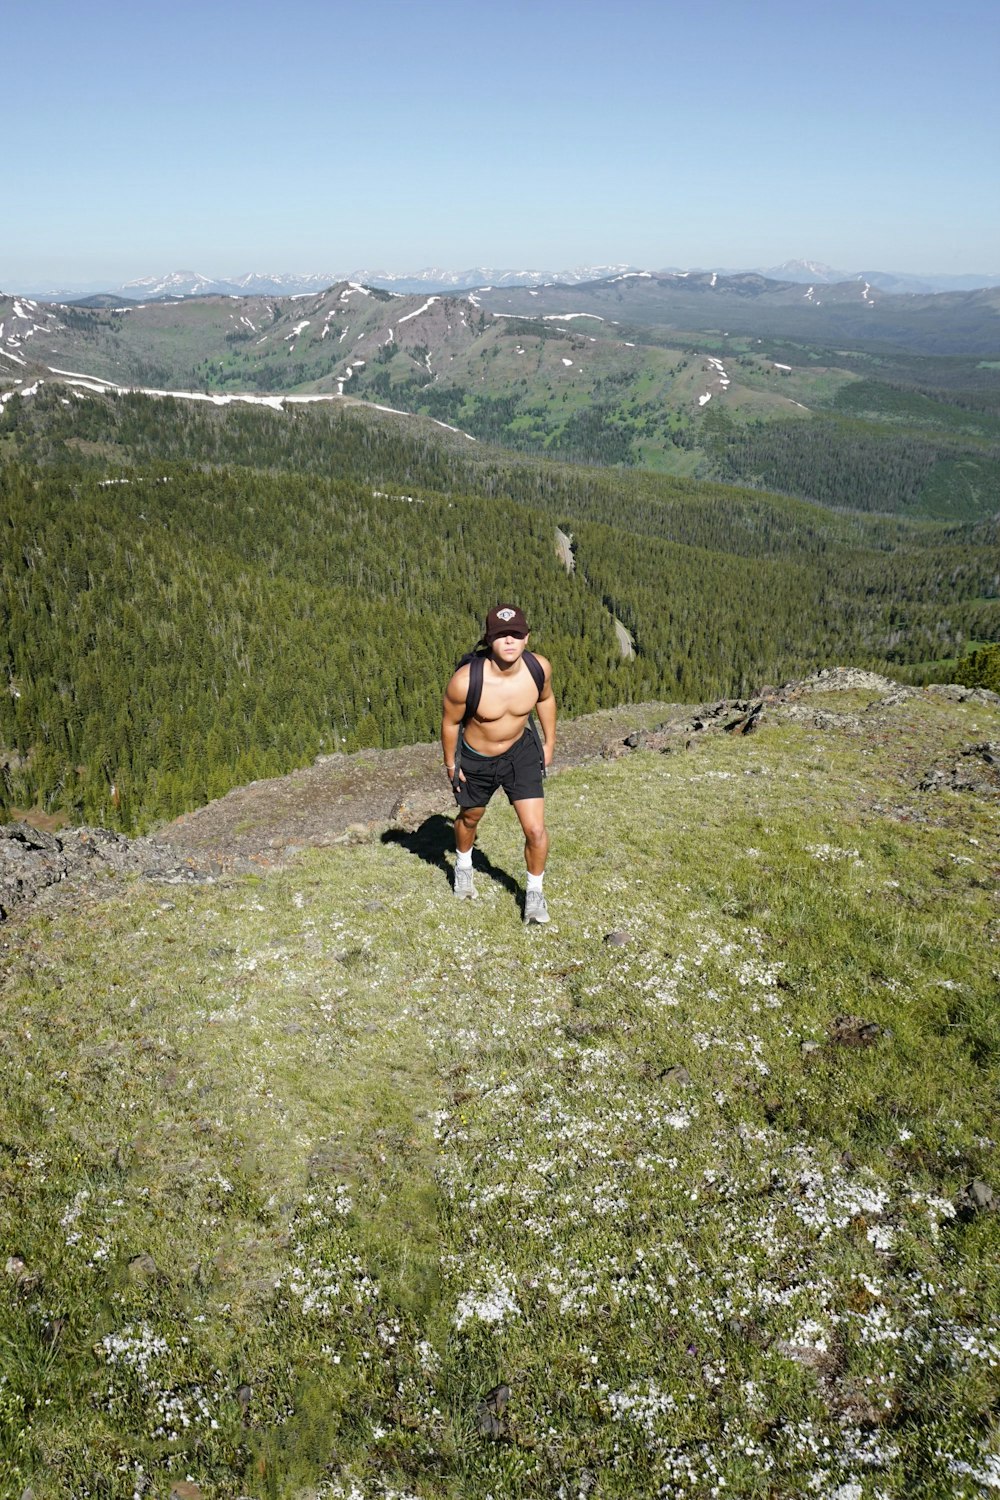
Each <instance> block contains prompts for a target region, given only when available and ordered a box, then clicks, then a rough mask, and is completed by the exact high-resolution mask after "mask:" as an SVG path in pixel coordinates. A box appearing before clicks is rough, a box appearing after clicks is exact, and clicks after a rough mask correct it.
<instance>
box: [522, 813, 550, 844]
mask: <svg viewBox="0 0 1000 1500" xmlns="http://www.w3.org/2000/svg"><path fill="white" fill-rule="evenodd" d="M521 827H522V828H523V829H524V837H525V839H526V840H527V842H528V843H529V844H531V845H538V844H544V842H545V840H546V839H547V838H548V833H547V831H546V828H545V815H544V813H538V814H537V815H534V814H533V815H531V816H530V817H526V818H522V819H521Z"/></svg>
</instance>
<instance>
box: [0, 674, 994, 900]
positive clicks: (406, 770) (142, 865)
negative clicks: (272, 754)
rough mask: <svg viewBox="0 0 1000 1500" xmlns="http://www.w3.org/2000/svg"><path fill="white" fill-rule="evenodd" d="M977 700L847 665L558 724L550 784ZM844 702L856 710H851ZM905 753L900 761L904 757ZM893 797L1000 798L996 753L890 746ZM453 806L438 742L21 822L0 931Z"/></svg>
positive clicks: (866, 726) (864, 729)
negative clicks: (113, 892) (5, 924)
mask: <svg viewBox="0 0 1000 1500" xmlns="http://www.w3.org/2000/svg"><path fill="white" fill-rule="evenodd" d="M840 691H846V692H852V693H853V694H855V695H857V694H860V695H862V696H863V697H866V698H867V699H868V700H869V701H868V703H867V706H866V707H865V708H863V709H862V711H861V712H857V711H845V712H843V713H840V712H837V711H835V710H832V709H831V708H830V707H829V706H828V704H826V702H825V701H824V702H823V703H822V704H820V703H818V702H815V701H813V700H814V699H815V698H816V696H817V695H820V696H821V697H823V698H824V699H825V695H827V694H831V693H836V692H840ZM927 692H930V693H933V694H935V695H937V696H939V697H942V698H945V699H948V698H951V699H954V700H955V701H966V700H969V699H972V700H975V701H981V702H983V703H987V702H989V703H1000V696H998V695H997V694H996V693H988V692H985V691H983V690H981V689H975V690H973V689H969V688H963V687H957V686H934V687H931V688H922V689H920V688H910V687H904V686H901V685H900V684H899V683H895V682H892V681H890V680H889V679H887V678H884V677H880V676H878V675H876V674H875V673H871V672H863V671H859V670H856V669H853V668H835V669H832V670H827V671H823V672H820V673H817V674H816V675H815V676H813V677H810V678H808V679H806V680H805V681H803V682H794V683H787V684H786V685H785V686H783V687H781V688H771V687H766V688H763V689H761V691H760V692H759V693H757V694H756V695H754V697H752V698H749V699H721V700H718V701H716V702H714V703H711V704H702V705H699V706H694V707H692V706H691V705H684V704H664V703H645V704H633V705H629V706H623V707H619V708H616V709H610V710H605V711H603V712H600V713H595V714H587V715H585V716H583V717H582V718H579V719H576V720H572V721H568V720H564V721H563V722H562V723H561V724H560V726H559V739H558V746H557V755H556V760H555V763H554V765H553V767H552V772H551V774H554V775H558V774H559V772H560V771H561V770H565V769H568V768H570V767H574V766H579V765H583V764H585V763H586V762H587V761H590V760H594V759H598V758H605V759H608V758H616V757H618V756H621V755H627V754H628V753H629V752H630V751H632V750H634V749H637V748H642V749H648V750H656V751H660V752H663V753H671V752H674V751H683V750H693V749H696V748H697V744H698V741H699V740H700V739H701V738H702V737H703V736H704V735H706V734H712V733H719V732H728V733H730V734H733V735H734V736H737V735H743V734H750V733H753V732H754V730H755V729H756V728H757V727H758V725H759V724H761V723H762V722H764V721H765V720H766V719H769V718H770V719H789V720H794V719H799V720H802V719H804V720H806V721H808V722H809V723H811V724H812V725H813V726H815V727H817V728H826V729H831V730H842V731H844V732H847V733H870V734H873V735H874V734H878V733H879V724H880V717H884V716H885V715H887V714H888V712H889V711H891V710H892V709H893V708H895V707H897V706H898V705H899V704H901V703H905V701H906V700H907V699H908V698H912V697H913V696H915V695H916V694H919V693H927ZM852 701H854V700H852ZM904 752H905V753H904ZM900 779H901V789H903V788H906V787H911V788H916V789H919V790H920V791H922V792H925V793H926V792H932V791H935V790H940V789H942V788H951V789H953V790H960V791H962V790H967V791H973V792H978V793H980V794H986V795H991V796H992V795H998V796H1000V744H997V743H990V742H984V743H983V744H981V745H980V744H976V745H969V746H966V747H965V748H964V749H963V750H962V753H961V755H960V756H959V757H958V759H957V760H955V761H954V762H953V763H949V764H947V765H945V764H931V763H928V760H927V758H926V755H922V751H921V749H920V747H919V746H918V745H915V744H912V743H907V744H906V745H902V744H901V757H900ZM452 806H453V800H452V796H451V790H450V787H449V786H448V782H447V780H446V777H445V774H444V771H443V769H442V766H441V753H440V749H439V747H438V746H437V745H436V744H430V745H408V746H404V747H402V748H400V749H397V750H363V751H359V752H358V753H356V754H354V755H332V756H323V757H321V758H320V759H319V760H317V762H316V763H315V764H314V765H312V766H309V767H306V768H305V769H303V770H299V771H293V772H292V773H291V774H290V775H288V776H281V777H276V778H274V779H272V780H268V781H253V782H250V783H249V785H247V786H243V787H237V788H235V789H234V790H233V791H231V792H229V793H228V794H227V795H226V796H224V797H221V798H219V799H218V800H216V801H215V802H211V803H209V804H208V805H207V806H205V807H202V808H199V809H198V810H197V811H195V812H192V813H187V814H185V815H184V816H183V817H180V818H178V819H177V820H176V821H175V822H173V823H170V824H167V825H166V826H165V827H163V828H161V829H159V830H157V832H156V833H155V834H154V835H152V836H151V837H147V838H125V837H123V836H122V835H119V834H115V833H110V832H108V831H107V830H105V829H93V828H75V829H61V830H60V831H59V832H58V833H50V832H45V831H43V830H41V829H38V828H35V827H33V826H31V825H29V824H27V823H12V824H8V825H6V826H4V827H0V921H3V920H5V919H6V918H8V917H10V916H11V915H12V914H13V913H14V912H15V911H17V910H19V909H23V908H24V907H25V906H26V905H28V904H31V903H34V902H45V903H50V902H53V901H57V900H60V899H64V898H65V897H67V896H69V897H75V893H77V892H79V891H80V889H81V887H84V888H85V887H86V886H88V885H93V884H95V883H100V882H104V881H106V880H108V879H109V878H114V877H115V876H119V875H123V874H133V875H139V876H142V877H144V878H146V879H149V880H154V881H157V882H162V883H166V884H185V883H188V882H193V881H206V880H214V879H218V878H220V877H222V876H225V875H226V874H230V873H233V874H237V873H242V872H245V871H249V870H261V869H265V868H273V867H275V866H278V865H280V864H282V863H283V862H284V861H285V860H286V859H288V858H291V857H294V856H295V855H296V854H298V853H300V852H301V851H302V850H303V849H306V848H309V847H324V846H327V845H330V844H337V843H349V842H351V841H359V840H366V839H368V838H370V837H371V836H372V834H373V833H375V832H376V831H380V830H384V829H386V828H388V827H393V826H395V827H400V828H403V829H407V830H411V831H412V830H413V829H415V828H417V827H418V826H419V825H420V824H421V823H423V822H424V821H425V820H426V819H427V818H430V817H433V816H435V815H438V816H440V815H441V814H443V813H446V812H447V811H448V810H449V809H450V808H451V807H452Z"/></svg>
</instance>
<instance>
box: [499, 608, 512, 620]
mask: <svg viewBox="0 0 1000 1500" xmlns="http://www.w3.org/2000/svg"><path fill="white" fill-rule="evenodd" d="M513 618H514V610H512V609H498V610H497V619H498V620H513Z"/></svg>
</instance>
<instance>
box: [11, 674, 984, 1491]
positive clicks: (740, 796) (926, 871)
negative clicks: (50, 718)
mask: <svg viewBox="0 0 1000 1500" xmlns="http://www.w3.org/2000/svg"><path fill="white" fill-rule="evenodd" d="M997 742H1000V707H998V705H997V703H996V702H989V701H986V700H985V699H981V700H980V701H975V699H969V700H967V701H964V702H958V701H953V700H952V699H951V698H949V697H948V696H947V695H945V694H941V693H934V692H915V693H914V692H906V691H886V690H885V686H884V685H883V688H882V689H879V690H877V691H874V690H873V691H867V692H862V691H854V692H848V693H843V692H842V693H833V692H830V693H827V694H825V695H824V693H823V692H822V691H817V692H815V693H814V694H813V695H812V696H811V697H809V698H808V699H807V700H803V702H802V703H801V705H799V707H798V708H797V709H796V710H795V712H794V713H793V712H792V711H791V710H789V711H788V712H787V713H785V714H784V715H782V714H778V713H775V714H769V715H768V716H767V717H765V720H764V722H763V723H762V726H761V728H760V729H759V730H758V732H757V733H756V734H754V735H752V736H750V737H746V738H739V737H736V738H734V737H731V736H727V735H723V734H718V735H716V736H714V737H709V738H706V739H704V740H703V741H699V743H698V748H697V750H696V751H691V752H687V753H685V752H683V751H679V752H678V753H675V754H670V755H666V754H662V753H656V752H654V751H652V750H642V749H640V750H637V751H635V752H634V753H632V754H631V755H628V756H626V757H623V758H621V759H617V760H610V761H596V762H594V763H592V764H590V765H587V766H583V767H580V768H578V769H575V770H572V771H564V772H562V773H560V774H558V775H556V776H554V777H553V778H552V779H551V781H550V783H549V790H548V795H549V817H550V822H551V826H552V829H553V833H554V843H553V855H552V859H551V861H550V866H549V872H548V875H547V878H546V887H547V894H548V897H549V904H550V908H551V911H552V914H553V921H552V924H551V926H550V927H549V928H547V929H534V930H526V929H524V928H522V926H521V921H520V902H519V898H520V886H521V880H522V873H523V872H522V854H521V849H520V846H519V840H518V838H517V837H516V833H515V822H514V819H513V818H512V817H511V816H510V814H509V812H507V810H506V809H502V810H492V811H491V813H490V814H488V815H487V818H486V819H485V820H484V823H483V825H482V832H481V836H480V849H479V854H478V856H477V858H478V864H477V876H476V879H477V884H478V889H479V899H478V900H477V901H476V902H474V903H469V902H462V903H458V902H456V901H455V900H454V898H453V896H452V894H451V890H450V882H449V868H448V866H449V858H448V853H447V851H448V848H449V841H450V839H449V836H450V829H449V822H448V820H447V819H446V818H443V817H440V816H435V817H432V818H429V819H428V820H427V821H426V822H425V823H424V824H423V825H422V826H421V827H420V828H419V829H417V830H416V831H414V832H407V831H406V830H405V829H403V828H398V827H392V826H389V827H385V828H383V829H375V830H374V831H373V832H372V834H371V836H370V837H369V838H368V839H367V840H365V841H363V842H360V843H356V844H354V845H352V846H345V847H339V848H334V849H328V850H324V851H313V852H311V853H307V854H304V855H302V856H300V857H298V858H295V859H292V860H290V861H289V862H288V863H286V864H285V865H284V867H282V868H281V869H279V870H276V871H275V872H273V873H271V874H269V875H266V876H260V877H241V878H236V877H232V878H227V879H222V880H219V881H217V882H216V883H214V884H204V885H200V886H196V887H190V888H187V887H186V888H178V887H176V886H164V885H156V884H153V883H148V882H144V881H142V880H122V881H113V882H111V881H109V882H108V883H107V886H106V888H105V889H101V888H99V887H98V888H95V889H91V890H89V891H87V892H82V891H78V892H75V893H74V892H65V891H64V892H63V893H62V895H61V897H57V898H56V899H55V900H53V901H50V902H49V903H48V904H43V905H39V906H37V907H36V908H35V909H33V910H32V911H30V912H27V913H26V914H24V915H23V916H21V917H19V918H18V919H17V920H16V921H15V922H11V923H9V924H6V925H5V926H4V928H3V929H2V939H0V940H2V943H3V965H2V970H0V1004H2V1011H0V1027H2V1030H3V1033H4V1048H5V1054H6V1067H5V1069H4V1073H3V1093H2V1096H0V1141H2V1146H0V1175H2V1194H0V1214H2V1216H3V1243H4V1245H5V1247H6V1273H5V1276H4V1277H3V1279H2V1282H0V1285H2V1289H3V1296H2V1298H0V1348H2V1351H3V1353H2V1373H0V1475H2V1485H3V1493H5V1494H11V1495H16V1496H20V1495H22V1494H26V1493H30V1494H31V1495H32V1496H33V1497H35V1500H57V1497H69V1496H72V1497H73V1500H83V1497H101V1500H145V1497H153V1496H156V1497H164V1500H165V1497H167V1496H174V1497H177V1500H236V1497H240V1496H243V1497H252V1500H258V1497H259V1500H266V1497H282V1500H285V1497H287V1500H292V1497H296V1500H334V1497H337V1500H348V1497H349V1500H404V1497H416V1500H458V1497H469V1500H483V1497H486V1496H488V1495H492V1496H495V1497H500V1496H503V1497H505V1500H506V1497H525V1500H527V1497H546V1500H550V1497H557V1496H559V1497H563V1496H565V1497H574V1500H575V1497H577V1496H581V1495H582V1496H596V1497H603V1500H612V1497H615V1500H618V1497H620V1500H625V1497H653V1496H656V1497H663V1500H674V1497H680V1496H685V1497H709V1496H719V1495H726V1494H728V1495H738V1496H741V1497H748V1500H751V1497H752V1500H758V1497H759V1500H793V1497H794V1500H798V1497H801V1496H802V1495H807V1494H816V1495H819V1496H825V1497H836V1500H896V1497H899V1500H902V1497H906V1500H939V1497H940V1500H943V1497H968V1500H974V1497H980V1496H983V1495H985V1494H987V1493H989V1492H990V1491H991V1490H992V1489H995V1487H996V1484H997V1482H998V1478H997V1477H998V1475H1000V1429H998V1418H997V1413H998V1409H1000V1408H998V1401H1000V1274H998V1265H1000V1259H998V1250H1000V1219H998V1215H997V1199H998V1196H1000V1194H998V1191H997V1190H998V1185H1000V1172H998V1168H1000V1160H998V1144H997V1135H996V1118H997V1116H996V1097H997V1085H998V1081H1000V1079H998V1069H1000V1031H998V1009H997V998H998V985H1000V972H998V964H997V952H998V948H1000V907H998V904H997V889H998V886H997V876H998V873H1000V838H998V833H1000V828H998V815H1000V795H998V792H1000V788H997V787H994V786H993V784H992V782H991V780H990V777H991V776H993V777H994V780H995V774H994V772H991V771H990V769H989V763H988V761H987V760H986V759H984V757H983V754H982V753H980V751H971V752H969V754H966V755H963V751H969V747H970V746H979V747H982V746H983V745H986V744H993V745H994V746H995V745H996V744H997ZM970 755H971V759H970ZM959 764H961V765H963V766H966V767H968V766H970V765H974V766H976V767H978V770H977V771H976V773H975V776H974V777H973V780H975V781H976V785H978V786H979V790H978V791H973V790H969V789H966V790H958V789H956V788H957V787H958V786H959V785H960V781H959V780H956V778H955V777H954V776H953V774H952V772H953V768H954V767H955V766H956V765H959ZM934 772H937V773H939V774H938V775H937V776H936V777H935V776H934V775H933V774H932V773H934ZM976 778H978V780H976ZM966 779H967V780H968V778H966ZM922 783H926V786H927V788H928V789H926V790H923V789H921V785H922ZM934 788H936V789H934Z"/></svg>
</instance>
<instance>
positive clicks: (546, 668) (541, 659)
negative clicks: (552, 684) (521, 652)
mask: <svg viewBox="0 0 1000 1500" xmlns="http://www.w3.org/2000/svg"><path fill="white" fill-rule="evenodd" d="M527 654H528V653H527V652H526V653H525V655H527ZM530 654H531V655H532V656H533V657H534V658H535V660H536V661H537V663H538V665H539V666H540V667H541V669H542V673H543V675H544V676H545V678H546V679H548V678H549V677H551V676H552V663H551V662H550V661H549V659H548V657H547V656H539V654H538V652H537V651H532V652H531V653H530Z"/></svg>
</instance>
